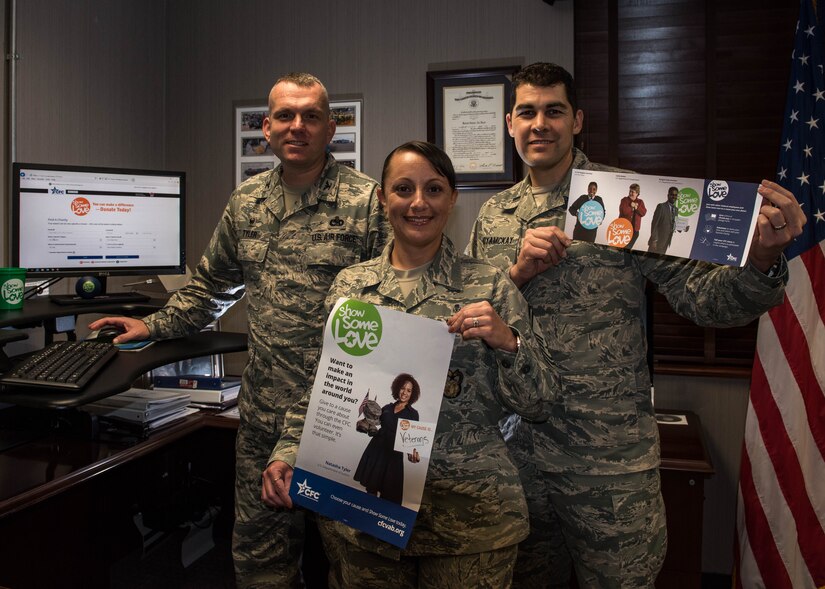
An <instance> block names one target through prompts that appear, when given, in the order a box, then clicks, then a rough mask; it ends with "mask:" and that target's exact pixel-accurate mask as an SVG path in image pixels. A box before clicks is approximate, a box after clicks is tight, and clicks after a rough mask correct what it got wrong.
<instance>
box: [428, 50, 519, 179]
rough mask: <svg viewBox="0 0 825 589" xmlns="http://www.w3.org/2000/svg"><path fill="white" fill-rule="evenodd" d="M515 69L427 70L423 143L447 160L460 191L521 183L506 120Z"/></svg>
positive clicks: (514, 67)
mask: <svg viewBox="0 0 825 589" xmlns="http://www.w3.org/2000/svg"><path fill="white" fill-rule="evenodd" d="M517 70H518V67H517V66H506V67H497V68H485V69H479V70H472V71H467V70H452V71H437V72H427V139H428V140H429V141H431V142H432V143H435V144H436V145H438V146H439V147H441V148H442V149H443V150H444V151H445V152H446V153H447V155H449V156H450V159H451V160H452V161H453V166H454V167H455V171H456V177H457V183H458V186H459V188H506V187H509V186H512V185H513V184H515V183H516V182H517V181H518V180H520V179H521V173H520V170H521V166H520V165H518V156H517V154H516V151H515V149H514V148H513V142H512V140H511V139H510V137H509V134H508V133H507V123H506V121H505V118H504V117H505V115H506V114H507V113H508V112H510V93H511V89H512V78H513V74H514V73H515V72H516V71H517Z"/></svg>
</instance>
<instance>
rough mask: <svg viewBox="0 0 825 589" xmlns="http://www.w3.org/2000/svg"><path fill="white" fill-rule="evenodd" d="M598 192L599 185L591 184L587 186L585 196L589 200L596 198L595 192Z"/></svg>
mask: <svg viewBox="0 0 825 589" xmlns="http://www.w3.org/2000/svg"><path fill="white" fill-rule="evenodd" d="M598 190H599V185H598V184H596V183H595V182H591V183H590V184H588V186H587V194H588V195H589V196H590V198H593V197H594V196H596V192H598Z"/></svg>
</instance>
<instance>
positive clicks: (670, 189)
mask: <svg viewBox="0 0 825 589" xmlns="http://www.w3.org/2000/svg"><path fill="white" fill-rule="evenodd" d="M671 192H675V193H676V194H679V189H678V188H676V187H675V186H671V187H670V188H668V189H667V193H668V194H670V193H671Z"/></svg>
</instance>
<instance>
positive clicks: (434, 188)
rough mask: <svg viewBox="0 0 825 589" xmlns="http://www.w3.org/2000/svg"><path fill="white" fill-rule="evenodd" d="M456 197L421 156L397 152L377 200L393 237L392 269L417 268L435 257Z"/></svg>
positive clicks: (389, 163) (446, 182)
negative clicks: (382, 208) (385, 215)
mask: <svg viewBox="0 0 825 589" xmlns="http://www.w3.org/2000/svg"><path fill="white" fill-rule="evenodd" d="M457 197H458V191H457V190H454V189H453V188H451V187H450V183H449V181H448V180H447V178H446V177H445V176H442V175H441V174H439V173H438V172H437V171H436V170H435V168H433V166H432V164H430V162H429V161H428V160H427V159H426V158H425V157H424V156H423V155H421V154H419V153H415V152H412V151H398V152H396V153H395V154H394V155H393V156H392V159H390V161H389V162H388V165H387V168H386V174H385V175H384V178H383V188H379V189H378V198H379V200H380V201H381V203H382V204H383V205H384V209H385V211H386V213H387V219H388V220H389V222H390V225H392V229H393V232H394V236H395V241H394V245H393V251H392V255H391V262H392V264H393V266H395V267H396V268H401V269H410V268H416V267H418V266H421V265H423V264H425V263H427V262H429V261H430V260H432V259H433V258H434V257H435V254H436V253H437V252H438V248H439V247H440V246H441V235H442V232H443V231H444V227H445V225H447V220H448V219H449V217H450V211H452V209H453V205H455V201H456V198H457Z"/></svg>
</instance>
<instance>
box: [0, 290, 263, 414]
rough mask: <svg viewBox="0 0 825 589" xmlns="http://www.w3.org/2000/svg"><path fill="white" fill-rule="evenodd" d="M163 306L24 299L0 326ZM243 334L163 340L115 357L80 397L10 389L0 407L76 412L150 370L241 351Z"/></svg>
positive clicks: (137, 312)
mask: <svg viewBox="0 0 825 589" xmlns="http://www.w3.org/2000/svg"><path fill="white" fill-rule="evenodd" d="M164 302H165V301H163V300H155V301H150V302H148V303H120V304H117V303H112V302H111V301H104V302H99V303H98V302H95V303H86V304H73V305H56V304H54V303H52V302H50V301H49V300H48V299H47V298H46V297H40V298H39V299H32V300H27V301H26V302H25V303H24V306H23V308H22V309H20V310H16V311H0V327H24V326H30V325H42V324H43V323H44V322H46V321H49V320H51V319H54V318H55V317H64V316H67V315H79V314H84V313H112V314H121V315H123V314H125V315H134V316H144V315H147V314H148V313H151V312H153V311H156V310H157V309H159V308H160V307H161V306H163V304H164ZM13 339H16V337H15V334H14V332H12V333H11V334H8V335H5V336H4V337H2V338H0V343H4V342H8V341H12V340H13ZM246 346H247V336H246V334H243V333H229V332H214V331H212V332H201V333H197V334H195V335H191V336H188V337H185V338H177V339H171V340H163V341H159V342H155V343H154V344H153V345H152V346H150V347H148V348H145V349H143V350H141V351H140V352H118V354H117V356H116V357H115V358H114V359H113V360H112V361H111V362H109V363H108V364H107V365H106V366H105V368H104V369H103V370H102V371H101V372H100V373H98V375H97V376H96V377H95V378H94V379H93V380H92V381H91V382H89V384H88V385H87V386H86V387H85V388H84V389H83V390H82V391H80V392H73V391H60V390H40V391H34V392H33V390H31V389H30V390H27V391H23V390H19V391H16V390H11V391H6V392H3V393H0V402H5V403H12V404H14V405H21V406H25V407H38V408H52V409H62V408H67V407H77V406H79V405H84V404H86V403H91V402H92V401H97V400H98V399H102V398H104V397H108V396H110V395H114V394H117V393H120V392H123V391H125V390H126V389H128V388H129V387H130V386H131V384H132V383H133V382H134V381H135V379H137V378H138V377H139V376H140V375H142V374H144V373H146V372H148V371H149V370H151V369H153V368H157V367H159V366H164V365H166V364H170V363H172V362H176V361H178V360H187V359H189V358H198V357H200V356H210V355H212V354H227V353H229V352H241V351H243V350H245V349H246Z"/></svg>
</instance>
